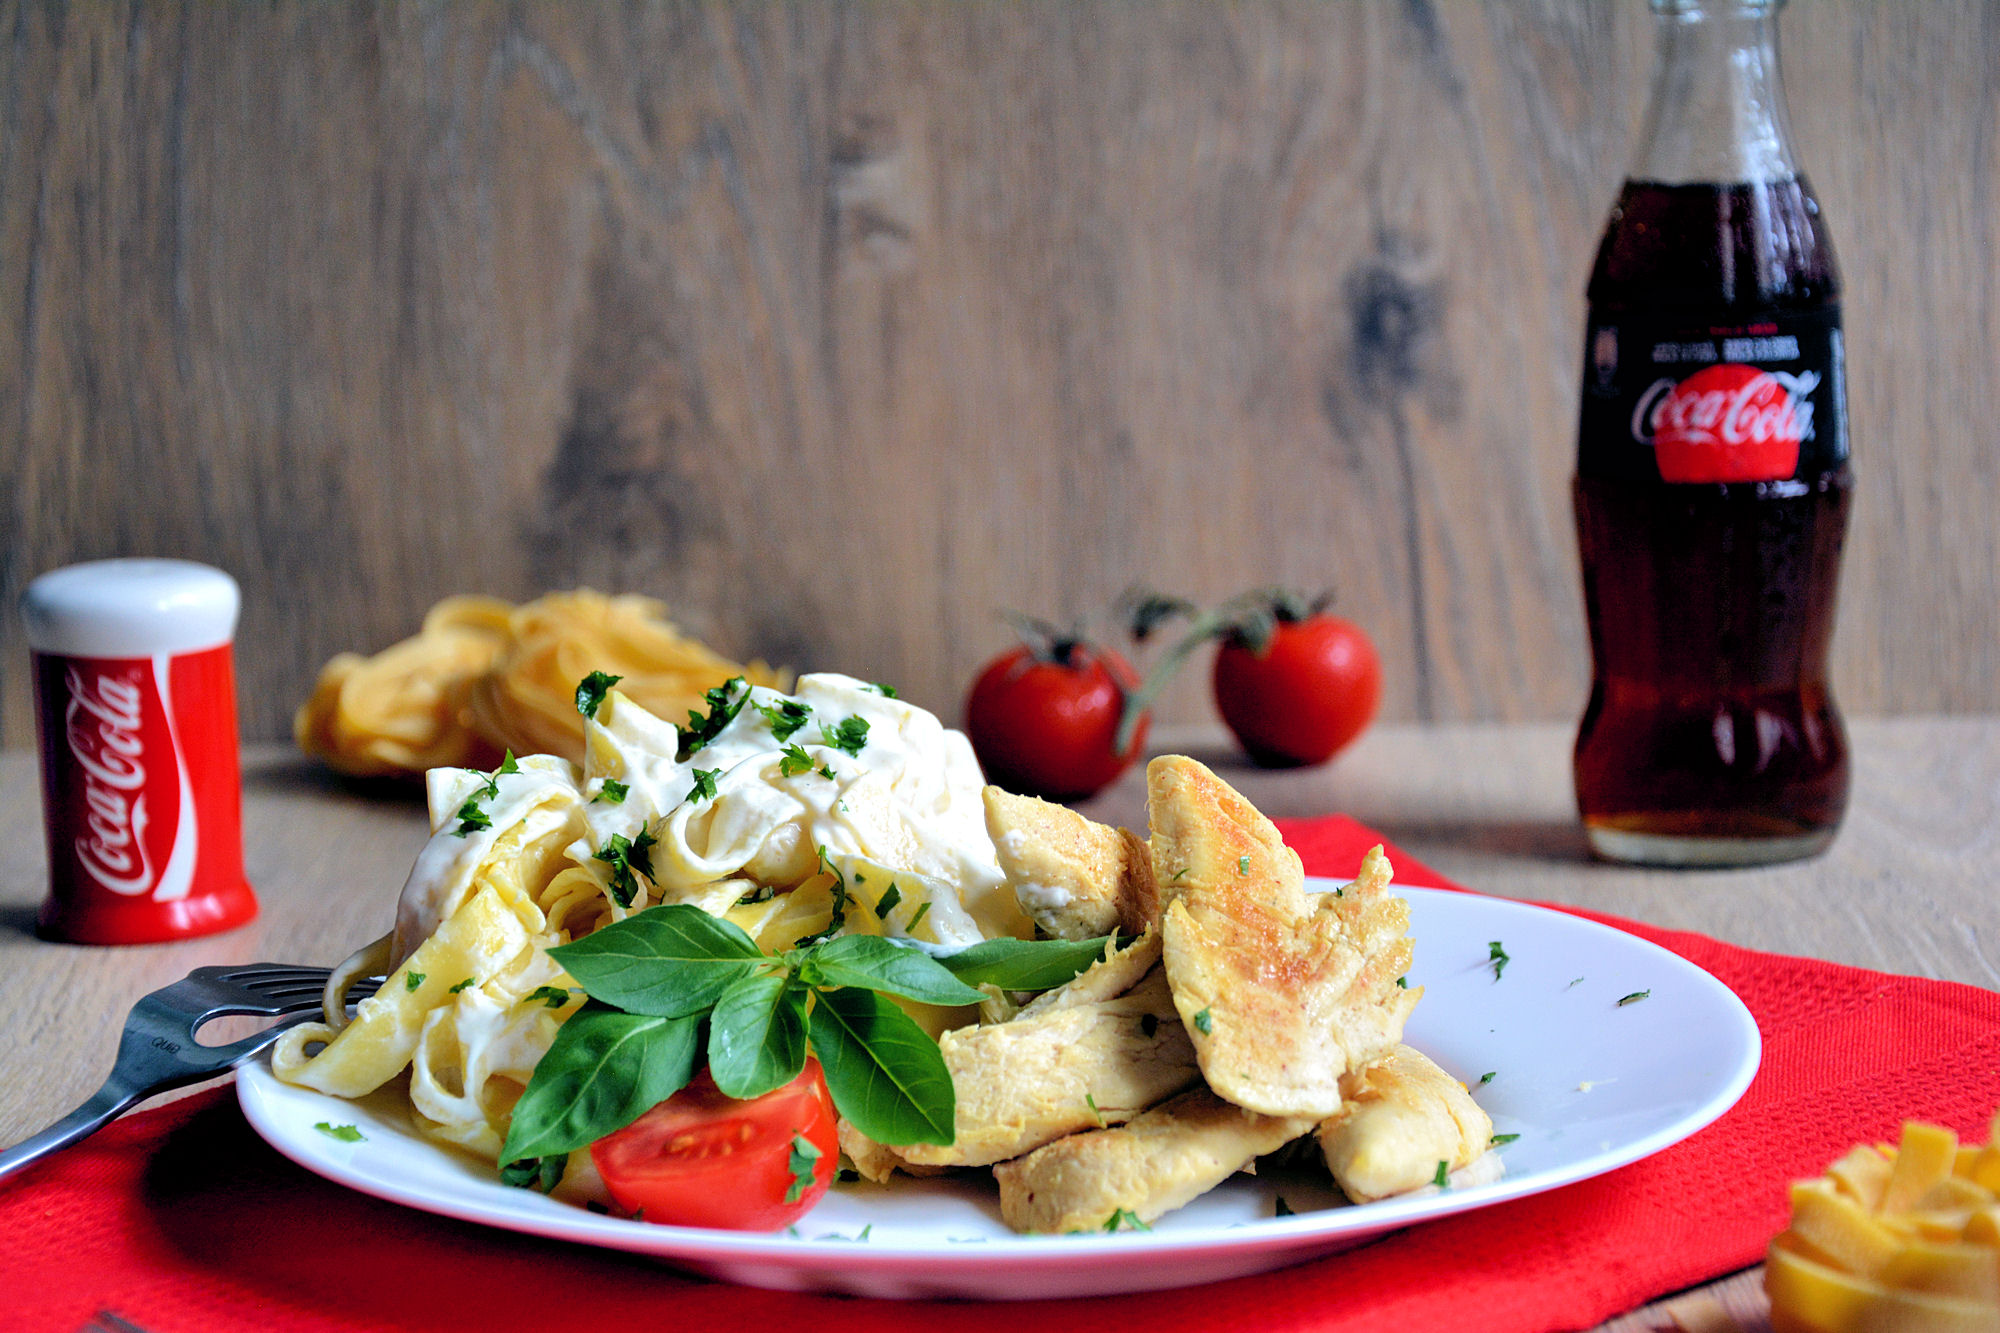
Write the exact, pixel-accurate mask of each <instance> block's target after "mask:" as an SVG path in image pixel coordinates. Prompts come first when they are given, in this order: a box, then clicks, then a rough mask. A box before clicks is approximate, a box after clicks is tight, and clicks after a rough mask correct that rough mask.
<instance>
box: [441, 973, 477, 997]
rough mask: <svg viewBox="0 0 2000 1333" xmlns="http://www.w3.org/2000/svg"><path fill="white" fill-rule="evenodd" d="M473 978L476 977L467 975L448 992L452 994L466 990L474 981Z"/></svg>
mask: <svg viewBox="0 0 2000 1333" xmlns="http://www.w3.org/2000/svg"><path fill="white" fill-rule="evenodd" d="M473 980H474V979H473V978H472V977H467V978H466V979H465V980H463V981H461V982H459V983H458V984H457V985H456V986H453V987H452V988H451V990H450V991H449V992H447V993H448V994H451V995H456V994H458V993H459V992H460V991H462V990H464V989H465V988H466V987H468V986H470V985H471V984H472V983H473Z"/></svg>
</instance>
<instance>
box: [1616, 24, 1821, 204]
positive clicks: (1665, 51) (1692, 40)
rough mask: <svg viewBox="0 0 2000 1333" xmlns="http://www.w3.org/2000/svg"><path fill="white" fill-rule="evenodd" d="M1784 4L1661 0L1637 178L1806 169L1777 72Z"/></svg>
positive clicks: (1761, 175)
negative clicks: (1796, 153)
mask: <svg viewBox="0 0 2000 1333" xmlns="http://www.w3.org/2000/svg"><path fill="white" fill-rule="evenodd" d="M1783 3H1784V0H1653V22H1654V28H1655V31H1656V34H1657V47H1656V50H1657V56H1656V63H1655V66H1654V71H1653V95H1652V101H1651V104H1650V105H1649V106H1648V107H1647V110H1646V124H1645V130H1644V132H1643V134H1642V135H1641V138H1640V146H1639V153H1638V158H1637V160H1636V161H1635V162H1634V163H1633V165H1632V178H1633V179H1634V180H1644V181H1658V182H1660V183H1662V184H1667V185H1678V184H1689V183H1693V182H1706V183H1713V184H1722V183H1732V182H1745V181H1773V180H1785V179H1789V178H1790V177H1793V176H1796V175H1797V174H1798V167H1797V164H1796V163H1795V162H1794V160H1793V158H1792V135H1791V126H1790V124H1789V122H1788V121H1787V120H1786V118H1785V94H1784V85H1783V83H1782V82H1781V81H1780V80H1779V77H1778V9H1779V7H1780V6H1781V5H1782V4H1783Z"/></svg>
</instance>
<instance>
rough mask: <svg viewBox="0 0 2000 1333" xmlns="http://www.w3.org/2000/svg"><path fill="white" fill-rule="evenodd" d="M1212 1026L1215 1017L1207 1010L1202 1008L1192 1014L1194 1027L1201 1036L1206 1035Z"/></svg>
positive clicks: (1213, 1025)
mask: <svg viewBox="0 0 2000 1333" xmlns="http://www.w3.org/2000/svg"><path fill="white" fill-rule="evenodd" d="M1214 1027H1215V1019H1214V1018H1212V1017H1211V1016H1210V1015H1209V1012H1208V1010H1206V1009H1204V1010H1202V1011H1201V1012H1200V1013H1198V1014H1196V1015H1195V1016H1194V1029H1195V1031H1197V1032H1199V1033H1201V1035H1202V1036H1204V1037H1205V1036H1207V1035H1208V1034H1209V1032H1210V1030H1212V1029H1213V1028H1214Z"/></svg>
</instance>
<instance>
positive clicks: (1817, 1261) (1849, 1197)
mask: <svg viewBox="0 0 2000 1333" xmlns="http://www.w3.org/2000/svg"><path fill="white" fill-rule="evenodd" d="M1764 1287H1765V1290H1766V1291H1768V1292H1769V1293H1770V1296H1771V1326H1772V1328H1774V1329H1776V1330H1778V1333H1846V1331H1847V1330H1853V1331H1854V1333H1870V1331H1878V1333H1893V1331H1894V1330H1903V1329H1907V1330H1911V1333H1917V1331H1918V1330H1922V1333H1942V1331H1944V1330H1965V1331H1967V1333H1970V1330H1975V1329H1977V1330H1986V1331H1987V1333H1991V1330H1995V1329H2000V1114H1996V1115H1995V1116H1994V1120H1993V1124H1992V1126H1991V1138H1990V1139H1989V1142H1988V1143H1987V1144H1986V1146H1984V1147H1970V1146H1964V1145H1961V1144H1960V1143H1959V1142H1958V1136H1957V1135H1956V1134H1954V1133H1952V1132H1951V1131H1950V1130H1949V1129H1943V1128H1940V1127H1939V1126H1936V1125H1926V1124H1921V1123H1919V1122H1917V1121H1909V1122H1906V1123H1905V1124H1904V1126H1903V1135H1902V1142H1901V1143H1900V1144H1899V1145H1895V1146H1891V1145H1888V1144H1879V1145H1870V1144H1861V1145H1859V1146H1857V1147H1856V1148H1855V1149H1854V1150H1853V1151H1851V1152H1849V1153H1848V1154H1847V1155H1846V1156H1845V1157H1843V1158H1841V1159H1840V1160H1839V1161H1837V1162H1835V1163H1834V1164H1833V1165H1832V1166H1830V1167H1828V1168H1827V1171H1826V1174H1825V1175H1824V1176H1823V1177H1821V1178H1819V1179H1817V1180H1807V1181H1800V1182H1798V1183H1797V1184H1794V1185H1793V1186H1792V1224H1791V1226H1790V1227H1788V1228H1787V1229H1786V1230H1785V1231H1783V1232H1782V1233H1780V1234H1779V1236H1778V1238H1777V1239H1776V1240H1774V1241H1772V1242H1771V1252H1770V1256H1769V1262H1768V1264H1767V1266H1766V1268H1765V1270H1764Z"/></svg>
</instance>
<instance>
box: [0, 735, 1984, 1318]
mask: <svg viewBox="0 0 2000 1333" xmlns="http://www.w3.org/2000/svg"><path fill="white" fill-rule="evenodd" d="M1852 730H1853V736H1854V752H1855V792H1854V801H1853V805H1852V808H1851V811H1850V813H1849V816H1848V819H1847V824H1846V827H1845V828H1844V829H1843V831H1842V833H1841V836H1840V838H1839V839H1838V840H1837V841H1836V842H1835V844H1834V846H1833V848H1832V850H1831V851H1830V852H1829V853H1828V854H1827V855H1826V856H1824V857H1822V858H1820V859H1818V860H1816V861H1810V862H1806V863H1804V864H1797V865H1791V866H1780V867H1775V868H1771V869H1764V870H1744V871H1706V872H1692V873H1675V872H1666V871H1647V870H1630V869H1621V868H1614V867H1610V866H1605V865H1601V864H1597V863H1594V862H1592V861H1590V860H1589V859H1588V857H1587V856H1586V855H1585V851H1584V846H1583V839H1582V835H1581V832H1580V830H1579V828H1578V826H1577V824H1576V821H1575V816H1574V812H1573V810H1572V808H1571V805H1570V789H1569V776H1568V773H1569V768H1568V745H1569V736H1570V732H1569V728H1568V727H1566V726H1550V725H1505V726H1459V727H1382V728H1379V729H1377V730H1376V731H1374V732H1372V733H1370V734H1369V735H1368V736H1367V737H1366V738H1365V739H1364V740H1363V741H1362V742H1361V743H1360V744H1358V745H1357V746H1356V747H1355V748H1354V749H1353V750H1352V751H1350V752H1349V753H1348V754H1346V755H1344V756H1342V758H1341V759H1340V761H1339V762H1338V763H1337V764H1335V765H1333V766H1332V767H1330V768H1327V769H1321V770H1316V771H1312V772H1306V773H1267V772H1261V771H1257V770H1253V769H1249V768H1247V767H1243V766H1242V765H1241V764H1240V761H1236V760H1233V759H1232V758H1230V756H1229V754H1228V752H1227V751H1226V749H1224V747H1223V746H1222V745H1221V744H1220V743H1219V737H1217V736H1215V735H1213V734H1209V733H1193V734H1182V735H1172V734H1169V735H1168V736H1166V737H1163V738H1162V739H1163V740H1164V741H1166V742H1168V743H1170V744H1172V745H1175V746H1179V747H1183V748H1185V749H1186V750H1187V751H1188V752H1189V753H1193V754H1195V755H1196V756H1198V757H1200V758H1202V759H1204V760H1205V761H1208V762H1210V763H1212V764H1214V765H1216V766H1217V767H1218V768H1219V770H1220V771H1221V772H1222V773H1223V775H1224V776H1225V777H1227V778H1228V779H1229V780H1230V781H1232V782H1236V783H1238V784H1239V785H1240V786H1241V787H1242V789H1243V790H1244V792H1245V793H1246V794H1247V795H1248V796H1250V798H1251V799H1252V800H1254V801H1256V802H1257V803H1258V804H1259V805H1260V806H1261V807H1262V808H1263V809H1265V810H1266V811H1268V812H1269V813H1271V814H1273V815H1279V816H1283V815H1310V814H1323V813H1326V812H1328V811H1332V810H1342V811H1346V812H1347V813H1349V814H1352V815H1354V816H1355V817H1356V818H1359V819H1361V820H1363V821H1364V822H1366V823H1368V824H1371V825H1373V826H1374V827H1376V828H1378V829H1380V830H1382V831H1383V832H1384V833H1385V834H1387V835H1388V836H1390V837H1391V838H1393V839H1395V840H1396V841H1397V842H1399V843H1400V844H1402V845H1403V846H1404V847H1405V848H1407V849H1408V850H1409V852H1410V853H1411V854H1413V855H1415V856H1418V857H1421V858H1423V859H1424V860H1425V861H1427V862H1429V863H1430V864H1431V865H1432V866H1434V867H1435V868H1436V869H1438V870H1440V871H1442V872H1443V873H1444V874H1446V875H1449V876H1451V877H1452V878H1454V879H1456V880H1458V881H1459V882H1460V883H1463V884H1466V885H1469V886H1471V887H1475V888H1478V889H1482V890H1485V891H1487V892H1490V893H1496V894H1502V895H1506V896H1509V897H1517V898H1530V899H1539V900H1545V901H1554V902H1562V903H1570V904H1576V905H1579V906H1585V907H1592V908H1598V909H1601V910H1605V911H1610V912H1615V913H1619V914H1622V915H1625V916H1630V917H1635V918H1639V919H1642V920H1646V921H1650V922H1654V923H1656V924H1658V925H1662V926H1669V927H1676V928H1681V929H1689V930H1698V931H1703V932H1706V933H1708V934H1711V935H1715V936H1719V937H1721V938H1723V939H1726V940H1729V941H1732V942H1734V943H1737V944H1741V945H1746V946H1749V947H1752V948H1758V949H1767V950H1773V951H1777V952H1782V953H1794V954H1811V955H1815V956H1818V957H1822V958H1829V959H1834V960H1837V961H1840V962H1846V963H1854V964H1859V965H1861V966H1866V967H1873V968H1880V969H1883V970H1886V971H1893V972H1906V973H1914V974H1918V975H1922V976H1932V977H1944V978H1949V979H1952V980H1956V981H1963V982H1969V983H1972V984H1975V985H1980V986H1987V987H2000V968H1996V960H1997V959H2000V893H1996V892H1994V891H1993V887H1994V886H1995V885H1996V884H2000V718H1996V717H1984V716H1982V717H1954V718H1934V719H1897V720H1884V721H1861V722H1857V723H1855V724H1854V725H1853V728H1852ZM35 783H36V779H35V772H34V763H33V760H32V756H31V755H29V754H28V753H26V752H22V751H14V752H10V753H7V754H4V755H0V1006H3V1007H4V1010H5V1012H7V1013H8V1014H9V1015H11V1016H12V1017H13V1019H14V1022H15V1024H16V1027H15V1031H16V1033H17V1034H24V1035H25V1040H21V1039H19V1037H17V1039H16V1040H15V1041H14V1042H13V1043H10V1044H8V1045H7V1046H5V1047H0V1143H12V1142H14V1141H16V1140H17V1139H20V1138H23V1137H25V1136H26V1135H27V1134H28V1133H30V1132H31V1131H33V1130H34V1129H36V1128H39V1127H40V1126H41V1125H43V1124H45V1123H47V1122H48V1121H50V1120H53V1119H54V1118H55V1117H56V1116H57V1115H59V1114H60V1113H62V1112H63V1111H65V1110H67V1109H68V1108H69V1107H70V1106H72V1105H74V1104H76V1103H77V1102H79V1101H81V1100H82V1099H83V1098H84V1097H85V1096H86V1095H88V1093H89V1092H90V1091H91V1090H92V1089H93V1088H94V1087H95V1086H96V1084H97V1083H98V1081H99V1080H100V1079H101V1078H102V1077H103V1074H104V1072H105V1070H106V1069H107V1068H108V1067H109V1063H110V1059H111V1054H112V1051H113V1050H114V1048H115V1046H116V1036H117V1032H118V1029H119V1026H120V1023H121V1021H122V1019H123V1017H124V1014H125V1011H126V1009H127V1008H128V1007H129V1006H130V1005H131V1003H132V1002H133V1001H134V1000H136V999H137V998H138V997H139V996H140V995H142V994H144V993H145V992H146V991H149V990H152V989H154V988H156V987H158V986H161V985H164V984H166V983H167V982H169V981H172V980H174V979H176V978H178V977H180V976H182V975H184V974H185V973H186V972H187V971H188V970H189V969H191V968H193V967H196V966H199V965H201V964H204V963H220V962H243V961H250V960H254V959H266V958H268V959H280V960H287V961H303V962H320V963H331V962H334V961H336V960H337V959H339V958H340V957H342V956H343V955H345V954H346V953H347V952H348V950H349V949H351V948H352V947H353V946H355V945H357V944H359V943H361V942H363V941H365V940H369V939H373V938H374V937H375V936H377V935H379V934H381V933H382V932H383V931H384V930H386V929H387V928H388V926H389V924H390V922H391V920H392V918H393V915H394V905H395V899H396V895H397V892H398V891H399V889H400V888H401V886H402V882H403V878H404V876H405V875H406V874H407V873H408V870H409V867H410V864H411V862H412V861H413V860H414V859H415V856H416V853H417V850H418V848H419V847H420V846H421V845H422V843H423V841H424V837H425V825H424V819H423V815H422V812H421V808H420V806H419V804H418V803H417V801H416V800H415V799H414V798H409V799H403V800H398V799H395V798H394V797H393V796H392V795H389V794H386V793H384V792H381V791H367V790H358V789H355V788H351V787H347V786H344V785H342V784H340V783H339V782H337V781H335V780H334V779H332V778H330V777H329V776H327V775H326V774H324V773H323V772H322V771H320V770H318V769H316V768H314V767H313V766H311V765H310V764H308V763H306V762H305V761H304V760H302V759H300V758H298V757H297V756H296V755H294V754H293V753H291V752H290V751H289V750H285V749H280V748H277V747H262V748H255V749H252V750H250V751H249V752H247V753H246V756H245V775H244V840H245V853H246V858H247V864H248V869H249V874H250V878H251V881H252V882H253V883H254V884H255V885H256V887H257V890H258V893H259V895H260V896H261V898H262V900H263V904H264V911H263V915H262V916H261V917H260V918H259V919H258V920H257V921H256V922H254V923H253V924H251V925H250V926H248V927H245V928H244V929H242V930H240V931H237V932H235V933H233V934H230V935H225V936H221V937H214V938H209V939H202V940H194V941H190V942H188V943H185V944H174V945H157V946H149V947H143V948H130V949H93V948H82V947H76V946H70V945H61V944H51V943H47V942H44V941H39V940H37V939H35V938H34V933H33V931H34V913H35V908H36V905H37V903H38V902H39V900H40V897H41V894H42V891H43V885H44V878H43V876H44V870H43V852H42V835H41V829H40V805H39V798H38V796H37V794H36V790H35ZM1087 808H1088V810H1089V812H1090V813H1091V814H1093V815H1094V816H1095V817H1097V818H1101V819H1110V820H1113V821H1116V822H1124V823H1130V824H1135V825H1137V826H1139V827H1143V826H1144V820H1143V793H1142V788H1141V783H1140V780H1139V776H1138V775H1137V774H1136V773H1134V774H1130V775H1128V776H1127V777H1126V778H1125V780H1124V781H1122V782H1121V783H1120V784H1119V785H1118V786H1116V787H1114V788H1113V789H1112V790H1111V791H1109V792H1107V793H1105V794H1104V795H1102V796H1100V797H1098V798H1097V799H1096V800H1095V801H1094V802H1092V803H1091V804H1090V805H1089V806H1088V807H1087ZM1989 941H1991V942H1995V943H1991V944H1989V943H1988V942H1989ZM1989 949H1991V950H1992V951H1993V952H1989ZM1708 1290H1709V1293H1710V1294H1712V1295H1715V1296H1717V1297H1718V1298H1719V1299H1721V1300H1723V1301H1724V1303H1725V1304H1727V1305H1728V1306H1729V1307H1730V1308H1731V1309H1732V1310H1734V1311H1736V1312H1737V1313H1738V1314H1739V1316H1740V1317H1741V1318H1743V1319H1744V1321H1745V1324H1746V1327H1749V1328H1761V1327H1762V1326H1763V1323H1762V1314H1761V1311H1760V1310H1759V1309H1758V1305H1759V1302H1760V1300H1761V1296H1760V1295H1759V1290H1758V1285H1757V1280H1756V1277H1755V1274H1754V1273H1753V1274H1746V1275H1738V1276H1737V1277H1735V1278H1733V1279H1729V1280H1726V1281H1723V1282H1719V1283H1716V1284H1713V1286H1712V1287H1711V1288H1709V1289H1708ZM1663 1310H1664V1307H1663V1306H1654V1307H1649V1308H1648V1309H1647V1310H1643V1311H1638V1312H1635V1313H1633V1314H1630V1315H1627V1316H1625V1317H1624V1318H1622V1319H1619V1320H1615V1321H1613V1322H1612V1323H1611V1324H1609V1325H1606V1326H1605V1327H1606V1328H1607V1329H1615V1330H1618V1331H1619V1333H1636V1331H1637V1330H1641V1329H1655V1328H1661V1327H1666V1326H1668V1324H1667V1315H1666V1314H1665V1313H1664V1312H1663Z"/></svg>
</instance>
